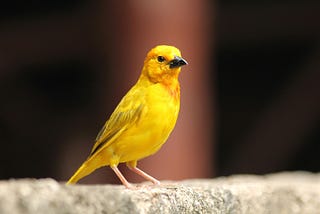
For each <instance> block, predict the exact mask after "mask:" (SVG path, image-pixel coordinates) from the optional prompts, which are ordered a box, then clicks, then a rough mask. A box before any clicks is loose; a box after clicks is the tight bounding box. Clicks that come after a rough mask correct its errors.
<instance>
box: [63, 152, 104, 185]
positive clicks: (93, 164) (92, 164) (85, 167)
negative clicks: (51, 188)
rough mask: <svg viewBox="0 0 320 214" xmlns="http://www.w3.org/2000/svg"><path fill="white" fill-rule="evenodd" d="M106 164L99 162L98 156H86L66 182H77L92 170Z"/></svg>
mask: <svg viewBox="0 0 320 214" xmlns="http://www.w3.org/2000/svg"><path fill="white" fill-rule="evenodd" d="M105 165H108V164H101V161H99V158H92V157H91V158H88V159H87V160H86V161H85V162H84V163H83V164H82V165H81V166H80V167H79V169H78V170H77V171H76V172H75V173H74V174H73V175H72V177H71V178H70V179H69V180H68V182H67V184H75V183H77V182H78V181H79V180H80V179H81V178H83V177H85V176H87V175H89V174H90V173H92V172H93V171H94V170H96V169H98V168H100V167H102V166H105Z"/></svg>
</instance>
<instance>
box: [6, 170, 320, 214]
mask: <svg viewBox="0 0 320 214" xmlns="http://www.w3.org/2000/svg"><path fill="white" fill-rule="evenodd" d="M144 185H145V186H142V187H141V188H139V189H137V190H127V189H125V188H124V187H123V186H119V185H74V186H66V185H65V184H64V183H59V182H57V181H55V180H53V179H39V180H37V179H19V180H15V179H11V180H7V181H0V213H4V214H6V213H10V214H11V213H12V214H15V213H26V214H28V213H33V214H37V213H46V214H50V213H77V214H81V213H88V214H90V213H290V214H291V213H299V214H300V213H307V214H309V213H311V214H312V213H320V174H319V173H308V172H283V173H277V174H269V175H263V176H255V175H233V176H230V177H220V178H216V179H195V180H185V181H179V182H171V181H164V182H162V185H161V186H148V184H144Z"/></svg>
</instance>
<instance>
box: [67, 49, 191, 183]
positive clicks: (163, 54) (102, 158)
mask: <svg viewBox="0 0 320 214" xmlns="http://www.w3.org/2000/svg"><path fill="white" fill-rule="evenodd" d="M186 64H187V61H186V60H184V59H183V58H182V57H181V53H180V51H179V50H178V49H177V48H175V47H173V46H167V45H159V46H156V47H155V48H153V49H151V51H149V53H148V54H147V57H146V58H145V60H144V65H143V68H142V72H141V75H140V77H139V79H138V81H137V83H136V84H135V85H134V86H133V87H132V88H131V89H130V90H129V91H128V93H127V94H126V95H125V96H124V97H123V98H122V100H121V101H120V103H119V104H118V106H117V107H116V109H115V110H114V112H113V113H112V114H111V116H110V118H109V120H108V121H107V122H106V123H105V125H104V126H103V127H102V129H101V131H100V132H99V134H98V136H97V138H96V141H95V144H94V146H93V148H92V150H91V153H90V155H89V157H88V158H87V160H86V161H85V162H84V163H83V164H82V165H81V166H80V168H79V169H78V170H77V171H76V172H75V174H74V175H73V176H72V177H71V178H70V179H69V181H68V182H67V183H68V184H74V183H76V182H78V180H80V179H81V178H83V177H85V176H87V175H89V174H90V173H92V172H93V171H94V170H96V169H98V168H100V167H103V166H110V167H111V169H112V170H113V171H114V172H115V173H116V175H117V176H118V177H119V179H120V180H121V182H122V183H123V185H125V186H126V187H127V188H130V189H132V188H134V187H133V186H132V184H130V183H129V182H128V181H127V180H126V178H125V177H124V176H123V175H122V174H121V172H120V171H119V169H118V168H117V166H118V164H119V163H126V164H127V166H128V168H129V169H130V170H132V171H133V172H135V173H137V174H139V175H140V176H142V177H144V178H145V179H147V180H149V181H151V182H152V183H154V184H160V182H159V181H158V180H157V179H155V178H153V177H152V176H150V175H148V174H147V173H145V172H143V171H142V170H141V169H139V168H137V162H138V161H139V160H141V159H142V158H145V157H147V156H150V155H152V154H154V153H155V152H157V151H158V150H159V149H160V148H161V146H162V145H163V144H164V143H165V141H166V140H167V138H168V137H169V135H170V133H171V131H172V130H173V128H174V126H175V124H176V120H177V117H178V113H179V109H180V85H179V81H178V76H179V73H180V71H181V66H183V65H186Z"/></svg>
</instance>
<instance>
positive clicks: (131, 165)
mask: <svg viewBox="0 0 320 214" xmlns="http://www.w3.org/2000/svg"><path fill="white" fill-rule="evenodd" d="M127 167H128V168H129V169H130V170H131V171H133V172H135V173H137V174H138V175H140V176H142V177H144V178H145V179H146V180H148V181H151V182H152V183H154V184H157V185H159V184H160V181H158V180H157V179H155V178H154V177H152V176H151V175H148V174H147V173H145V172H144V171H142V170H141V169H139V168H138V167H137V161H132V162H128V163H127Z"/></svg>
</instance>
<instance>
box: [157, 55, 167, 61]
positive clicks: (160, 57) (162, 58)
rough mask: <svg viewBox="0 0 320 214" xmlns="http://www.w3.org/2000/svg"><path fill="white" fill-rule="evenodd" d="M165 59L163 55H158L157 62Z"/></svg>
mask: <svg viewBox="0 0 320 214" xmlns="http://www.w3.org/2000/svg"><path fill="white" fill-rule="evenodd" d="M165 60H166V59H165V58H164V57H163V56H158V62H163V61H165Z"/></svg>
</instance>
